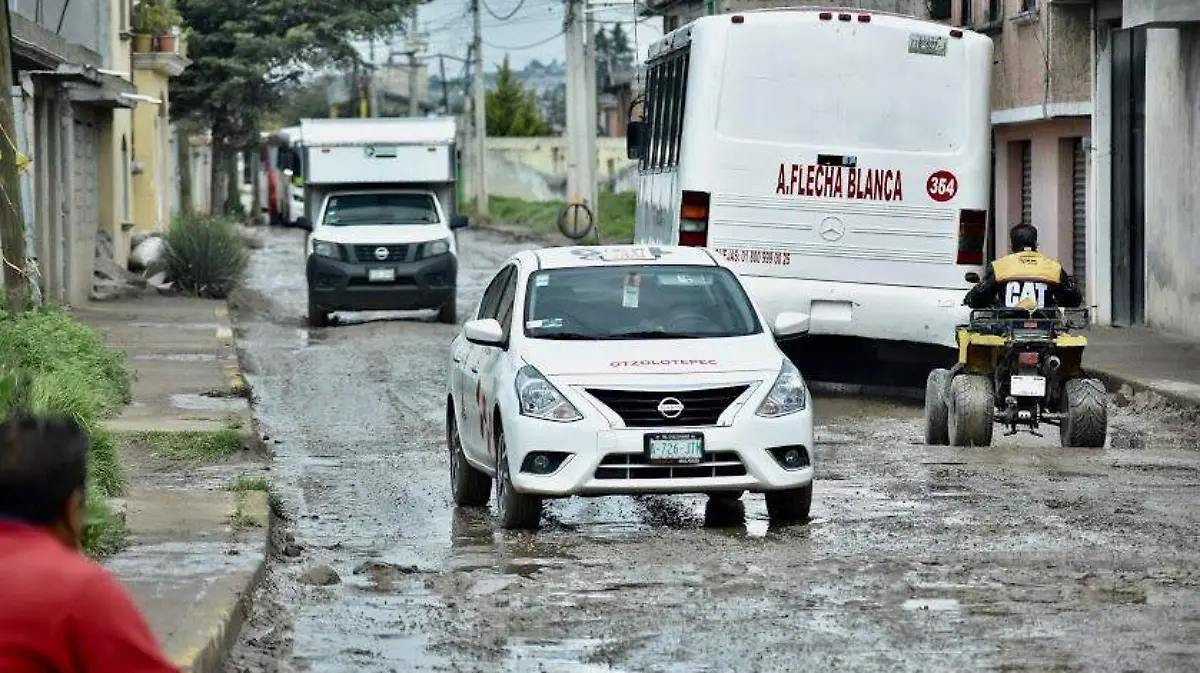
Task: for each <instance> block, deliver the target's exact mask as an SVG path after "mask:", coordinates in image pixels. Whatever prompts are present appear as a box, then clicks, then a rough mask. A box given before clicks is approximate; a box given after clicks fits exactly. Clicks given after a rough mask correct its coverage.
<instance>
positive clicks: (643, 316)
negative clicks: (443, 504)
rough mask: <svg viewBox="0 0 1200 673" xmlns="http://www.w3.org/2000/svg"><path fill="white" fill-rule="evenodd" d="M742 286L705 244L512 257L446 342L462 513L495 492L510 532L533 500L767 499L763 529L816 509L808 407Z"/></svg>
mask: <svg viewBox="0 0 1200 673" xmlns="http://www.w3.org/2000/svg"><path fill="white" fill-rule="evenodd" d="M808 322H809V319H808V315H806V314H803V313H781V314H780V315H779V316H778V317H777V318H776V321H775V324H774V325H773V329H766V328H764V323H765V320H764V318H763V315H762V312H761V311H760V310H759V309H758V308H757V307H756V306H755V305H754V304H753V303H752V302H751V300H750V298H749V297H748V296H747V294H746V292H745V290H744V289H743V287H742V285H741V283H740V281H739V280H738V278H737V276H736V275H734V273H733V272H732V271H731V270H730V269H729V268H727V267H726V266H725V265H724V264H723V262H720V261H718V260H717V258H715V257H714V256H713V255H711V254H710V253H709V252H708V251H707V250H705V249H703V248H690V247H670V246H664V247H638V246H597V247H560V248H546V249H541V250H532V251H526V252H522V253H519V254H517V255H515V256H513V257H512V258H511V259H509V260H508V261H507V262H506V263H505V264H504V266H503V268H501V269H500V271H499V272H498V273H497V274H496V276H495V277H494V278H493V279H492V281H491V283H490V284H489V285H488V287H487V289H486V290H485V291H484V294H483V298H482V300H481V301H480V304H479V308H478V309H477V311H476V314H475V316H474V319H472V320H470V321H468V322H467V323H466V324H465V325H463V329H462V332H461V334H459V335H458V337H457V338H455V339H454V342H453V344H452V345H451V349H450V350H451V355H450V357H451V362H450V368H449V376H448V382H447V387H448V390H447V399H446V420H447V424H446V435H447V443H448V445H449V449H450V472H451V485H452V489H453V492H454V502H455V504H456V505H459V506H473V507H479V506H483V505H486V504H487V503H488V500H489V499H490V496H491V491H492V484H493V481H494V483H495V491H496V511H497V515H498V518H499V520H500V524H501V526H502V527H504V528H510V529H511V528H525V529H530V528H537V526H538V524H539V521H540V518H541V512H542V502H543V499H544V498H560V497H567V496H573V495H583V496H594V495H613V494H637V493H705V494H708V495H709V496H711V497H732V498H738V497H740V496H741V494H742V493H743V492H745V491H752V492H763V493H765V494H766V501H767V510H768V513H769V515H770V517H771V519H772V520H774V521H805V520H807V519H808V513H809V506H810V504H811V502H812V479H813V467H812V451H813V420H812V397H811V396H810V394H809V391H808V389H807V386H806V385H805V384H804V379H803V378H802V377H801V375H800V372H799V371H797V370H796V367H795V366H794V365H792V363H791V362H790V361H789V360H788V359H787V358H786V357H785V356H784V355H783V353H782V352H781V351H780V350H779V348H778V346H776V342H775V338H776V337H780V338H782V337H788V336H793V335H799V334H803V333H804V332H807V330H808Z"/></svg>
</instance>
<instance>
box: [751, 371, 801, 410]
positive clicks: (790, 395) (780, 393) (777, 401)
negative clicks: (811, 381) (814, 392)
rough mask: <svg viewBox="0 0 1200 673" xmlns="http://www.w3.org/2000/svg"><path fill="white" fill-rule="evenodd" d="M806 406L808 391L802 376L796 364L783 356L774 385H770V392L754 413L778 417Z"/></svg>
mask: <svg viewBox="0 0 1200 673" xmlns="http://www.w3.org/2000/svg"><path fill="white" fill-rule="evenodd" d="M806 406H808V391H807V390H806V389H805V387H804V378H803V377H801V376H800V370H799V369H796V365H794V364H792V361H791V360H789V359H787V358H784V359H783V366H782V367H780V369H779V376H778V377H776V378H775V385H773V386H771V392H769V393H767V397H766V399H764V400H763V401H762V404H760V405H758V411H756V412H755V413H757V414H758V415H759V416H764V417H766V418H778V417H780V416H787V415H788V414H794V413H796V412H797V411H802V410H804V408H805V407H806Z"/></svg>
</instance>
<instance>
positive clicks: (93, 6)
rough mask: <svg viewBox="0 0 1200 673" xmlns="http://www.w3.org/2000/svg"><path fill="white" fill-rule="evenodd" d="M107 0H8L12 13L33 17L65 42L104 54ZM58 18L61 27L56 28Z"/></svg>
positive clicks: (107, 35) (108, 13) (107, 34)
mask: <svg viewBox="0 0 1200 673" xmlns="http://www.w3.org/2000/svg"><path fill="white" fill-rule="evenodd" d="M109 5H110V0H9V2H8V6H9V8H11V10H12V11H13V13H16V14H20V15H22V16H24V17H25V18H27V19H29V20H31V21H35V22H37V23H38V24H40V25H42V26H43V27H44V28H46V29H47V30H49V31H50V32H52V33H56V34H58V36H59V37H62V38H63V39H65V40H66V41H67V42H69V43H71V44H76V45H79V46H81V47H86V48H87V49H90V50H91V51H93V52H96V53H97V54H108V53H109V50H108V45H109V40H110V38H111V36H112V29H111V27H110V26H109V17H110V16H111V15H112V12H111V10H110V7H109ZM60 21H61V25H62V29H61V30H60V29H59V22H60Z"/></svg>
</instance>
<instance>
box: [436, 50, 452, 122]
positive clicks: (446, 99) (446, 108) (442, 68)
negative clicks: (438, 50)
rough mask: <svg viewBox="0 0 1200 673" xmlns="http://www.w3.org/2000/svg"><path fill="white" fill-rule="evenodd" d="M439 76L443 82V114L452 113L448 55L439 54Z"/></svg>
mask: <svg viewBox="0 0 1200 673" xmlns="http://www.w3.org/2000/svg"><path fill="white" fill-rule="evenodd" d="M438 78H439V80H440V81H441V83H442V114H447V115H448V114H450V93H449V91H447V88H446V57H445V56H444V55H442V54H438Z"/></svg>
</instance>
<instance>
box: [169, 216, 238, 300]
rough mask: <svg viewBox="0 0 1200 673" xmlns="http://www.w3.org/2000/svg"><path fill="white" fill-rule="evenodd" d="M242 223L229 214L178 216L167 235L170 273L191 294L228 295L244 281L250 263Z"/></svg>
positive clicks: (221, 296)
mask: <svg viewBox="0 0 1200 673" xmlns="http://www.w3.org/2000/svg"><path fill="white" fill-rule="evenodd" d="M238 227H239V225H238V224H237V222H236V221H234V220H231V219H229V218H226V217H212V216H204V215H186V216H180V217H178V218H176V219H175V221H174V222H172V223H171V228H170V229H168V230H167V235H166V236H164V237H163V241H164V242H165V243H166V248H167V250H166V265H167V275H168V276H169V277H170V279H171V280H172V281H173V282H174V283H175V285H176V286H177V287H179V289H181V290H183V291H184V292H186V293H187V294H190V295H194V296H197V297H207V298H210V299H225V298H226V297H228V296H229V293H231V292H233V290H234V289H235V288H236V287H237V286H238V284H240V283H241V282H242V279H243V278H244V277H245V275H246V268H247V266H248V265H249V263H250V249H249V246H248V244H247V242H246V237H245V236H244V235H243V234H242V232H241V231H240V230H239V228H238Z"/></svg>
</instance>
